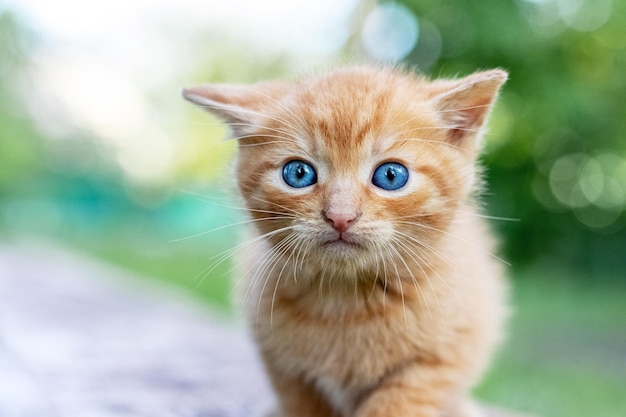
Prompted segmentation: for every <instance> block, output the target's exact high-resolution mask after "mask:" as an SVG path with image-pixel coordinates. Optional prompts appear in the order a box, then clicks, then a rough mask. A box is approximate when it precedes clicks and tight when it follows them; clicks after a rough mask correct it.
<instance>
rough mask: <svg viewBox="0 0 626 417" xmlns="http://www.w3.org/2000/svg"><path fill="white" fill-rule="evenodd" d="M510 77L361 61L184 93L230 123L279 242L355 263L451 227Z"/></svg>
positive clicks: (418, 249)
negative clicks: (452, 75) (446, 76)
mask: <svg viewBox="0 0 626 417" xmlns="http://www.w3.org/2000/svg"><path fill="white" fill-rule="evenodd" d="M506 78H507V74H506V73H505V72H504V71H502V70H491V71H486V72H479V73H476V74H473V75H470V76H469V77H466V78H463V79H459V80H436V81H428V80H426V79H425V78H422V77H419V76H416V75H414V74H410V73H407V72H403V71H399V70H395V69H389V68H386V69H385V68H383V69H380V68H371V67H357V68H348V69H342V70H338V71H335V72H331V73H329V74H327V75H322V76H317V77H307V78H302V79H300V80H297V81H294V82H284V83H283V82H268V83H259V84H254V85H251V86H242V85H223V84H222V85H207V86H201V87H196V88H190V89H186V90H184V96H185V97H186V98H187V99H188V100H190V101H192V102H194V103H196V104H198V105H200V106H201V107H204V108H205V109H206V110H208V111H210V112H212V113H214V114H215V115H217V116H219V117H220V118H222V119H223V120H225V121H226V122H227V123H228V124H229V125H230V128H231V131H232V133H233V137H234V138H235V139H237V140H238V142H239V158H238V164H237V167H236V170H237V179H238V184H239V189H240V191H241V194H242V195H243V197H244V199H245V201H246V204H247V206H248V209H249V211H250V214H251V216H252V217H253V218H254V219H255V220H257V221H255V225H256V227H257V228H258V230H259V231H260V232H261V233H263V234H265V236H266V239H267V240H268V241H269V242H270V243H271V244H272V245H273V247H274V248H275V249H277V250H278V251H281V252H283V253H285V254H286V255H287V256H291V257H293V258H295V259H297V258H299V257H302V256H304V254H306V256H307V258H308V259H309V260H310V261H311V262H318V264H319V265H320V266H323V265H325V263H326V264H329V265H334V267H337V268H344V269H345V268H348V267H349V268H351V269H353V270H359V269H363V268H367V267H370V268H371V267H374V266H378V265H382V264H384V258H385V257H387V258H389V257H390V258H395V257H397V256H400V257H402V256H403V257H405V258H406V257H407V256H409V257H415V256H420V255H419V254H423V253H426V252H428V248H429V247H434V246H436V242H437V241H438V239H439V238H440V237H441V236H442V235H443V234H445V233H446V230H447V228H448V227H449V224H450V222H451V220H452V219H453V218H454V216H455V213H456V212H457V211H458V209H459V206H460V205H461V204H462V203H463V202H464V201H465V200H467V199H468V196H469V194H470V192H471V191H472V188H473V186H474V183H475V180H474V178H475V171H476V168H475V165H476V164H475V159H476V156H477V153H478V149H479V147H480V140H481V131H482V128H483V125H484V123H485V120H486V117H487V115H488V113H489V110H490V108H491V105H492V103H493V101H494V99H495V97H496V95H497V92H498V89H499V88H500V86H501V85H502V84H503V83H504V81H505V80H506ZM325 261H330V262H325ZM381 261H382V262H381ZM327 266H328V265H327ZM330 268H333V266H330Z"/></svg>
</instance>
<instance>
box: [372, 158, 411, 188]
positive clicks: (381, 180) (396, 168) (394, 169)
mask: <svg viewBox="0 0 626 417" xmlns="http://www.w3.org/2000/svg"><path fill="white" fill-rule="evenodd" d="M408 181H409V170H408V169H407V168H406V167H405V166H404V165H402V164H399V163H397V162H385V163H384V164H381V165H380V166H379V167H378V168H376V171H374V176H373V177H372V184H374V185H375V186H377V187H378V188H382V189H383V190H389V191H393V190H398V189H400V188H402V187H404V186H405V185H406V183H407V182H408Z"/></svg>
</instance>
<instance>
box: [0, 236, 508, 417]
mask: <svg viewBox="0 0 626 417" xmlns="http://www.w3.org/2000/svg"><path fill="white" fill-rule="evenodd" d="M149 284H150V283H149V282H148V281H146V280H142V279H140V278H137V277H133V276H131V275H130V274H129V273H127V272H123V271H120V270H118V269H115V268H113V267H111V266H108V265H104V264H101V263H98V262H95V261H93V260H88V259H84V258H81V257H79V256H77V255H73V254H71V253H69V252H66V251H63V250H60V249H57V248H52V247H42V246H36V247H33V246H29V247H26V246H23V247H12V246H2V245H0V417H255V416H259V415H260V412H261V410H267V409H268V408H269V406H271V403H272V402H273V400H272V398H273V397H272V394H271V393H270V392H269V389H268V388H267V383H266V381H265V379H264V377H263V372H262V369H261V366H260V364H259V362H258V361H257V359H256V356H255V353H254V349H253V348H252V346H251V344H250V343H249V341H248V340H247V339H246V337H245V336H244V333H245V332H243V331H242V330H241V328H239V327H240V326H235V325H233V324H232V323H230V325H228V323H226V321H224V320H223V321H221V322H220V321H216V320H215V317H216V314H215V313H214V312H211V311H209V310H208V309H207V308H205V307H204V306H200V305H198V304H195V303H193V302H192V301H190V300H189V299H186V298H184V297H183V296H181V295H180V294H178V293H177V292H176V290H175V289H173V288H170V289H168V291H166V290H165V289H164V288H163V287H153V286H151V285H149ZM491 416H492V417H505V416H504V415H500V414H498V413H494V414H493V415H491V414H490V417H491ZM511 417H512V416H511Z"/></svg>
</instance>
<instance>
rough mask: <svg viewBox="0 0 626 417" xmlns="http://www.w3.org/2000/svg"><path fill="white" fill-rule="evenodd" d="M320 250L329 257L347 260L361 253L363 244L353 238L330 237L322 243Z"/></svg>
mask: <svg viewBox="0 0 626 417" xmlns="http://www.w3.org/2000/svg"><path fill="white" fill-rule="evenodd" d="M321 246H322V248H321V249H322V251H323V252H324V254H325V255H326V256H328V257H330V258H340V259H344V260H349V259H351V258H356V257H359V256H362V255H363V252H364V251H365V246H364V245H363V244H362V243H360V242H357V241H355V240H353V239H341V238H340V239H332V240H327V241H325V242H323V243H322V245H321Z"/></svg>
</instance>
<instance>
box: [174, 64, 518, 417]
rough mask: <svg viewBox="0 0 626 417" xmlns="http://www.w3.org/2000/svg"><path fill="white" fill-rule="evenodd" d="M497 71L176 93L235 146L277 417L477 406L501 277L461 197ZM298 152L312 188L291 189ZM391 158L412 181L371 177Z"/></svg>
mask: <svg viewBox="0 0 626 417" xmlns="http://www.w3.org/2000/svg"><path fill="white" fill-rule="evenodd" d="M506 78H507V75H506V73H505V72H504V71H502V70H491V71H485V72H479V73H476V74H473V75H470V76H468V77H466V78H462V79H458V80H435V81H429V80H427V79H426V78H424V77H421V76H417V75H414V74H411V73H409V72H406V71H402V70H398V69H392V68H378V67H354V68H345V69H340V70H337V71H334V72H330V73H328V74H323V75H319V76H311V77H303V78H301V79H299V80H295V81H292V82H268V83H260V84H255V85H251V86H239V85H207V86H202V87H196V88H190V89H187V90H185V91H184V95H185V97H186V98H188V99H189V100H191V101H193V102H195V103H196V104H198V105H200V106H203V107H205V108H206V109H207V110H209V111H211V112H212V113H214V114H216V115H217V116H219V117H221V118H222V119H224V120H225V121H226V122H227V123H229V125H230V127H231V130H232V132H233V137H234V138H237V140H238V142H239V153H238V160H237V164H236V173H237V179H238V185H239V190H240V192H241V194H242V196H243V198H244V200H245V203H246V206H247V208H248V211H249V215H250V217H251V219H252V221H253V224H254V227H253V228H251V230H250V234H251V236H250V240H249V241H248V243H247V244H244V246H242V250H241V251H240V252H245V253H244V254H243V255H241V256H240V258H239V262H238V266H239V270H240V271H241V275H243V276H245V279H246V282H247V289H246V294H245V301H246V304H245V305H246V308H247V311H248V317H249V321H250V329H251V331H252V332H253V334H254V337H255V339H256V341H257V343H258V348H259V351H260V353H261V355H262V357H263V360H264V362H265V366H266V369H267V372H268V374H269V376H270V378H271V381H272V383H273V385H274V387H275V390H276V393H277V396H278V398H279V407H278V411H277V412H276V414H275V415H280V416H283V417H333V416H336V417H409V416H410V417H444V416H445V417H470V416H478V415H480V414H479V412H478V411H477V410H476V409H474V408H473V406H472V405H471V401H469V397H468V392H469V390H470V389H471V387H472V386H473V384H474V383H475V382H476V381H477V379H478V378H479V376H480V375H481V374H482V372H483V370H484V369H485V367H486V365H487V362H488V361H489V358H490V356H491V353H492V350H493V348H494V346H495V345H496V344H497V342H498V340H499V339H500V336H501V327H502V323H503V321H504V318H505V316H506V306H505V304H506V300H505V298H506V285H505V283H504V280H503V278H502V274H501V271H500V268H499V265H498V261H497V260H495V259H494V256H493V255H491V253H492V252H493V250H494V249H493V244H492V239H491V238H490V235H489V233H488V230H487V229H486V227H485V225H484V224H483V219H482V218H481V217H480V215H479V214H478V213H477V210H476V208H475V207H474V203H473V198H472V195H473V194H474V193H473V191H474V190H475V188H476V185H477V182H478V181H477V178H478V177H479V175H478V174H477V167H476V157H477V154H478V152H479V150H480V141H481V136H482V131H483V126H484V124H485V120H486V118H487V116H488V114H489V110H490V108H491V106H492V104H493V102H494V100H495V97H496V96H497V93H498V90H499V88H500V86H501V85H502V84H503V83H504V81H505V80H506ZM291 160H300V161H304V162H306V163H308V164H310V166H311V167H313V168H314V169H315V172H316V174H317V182H316V183H314V184H312V185H310V186H306V187H303V188H293V187H290V186H289V185H288V184H286V182H285V180H284V179H283V177H282V172H283V167H284V166H285V164H286V163H287V162H289V161H291ZM385 162H397V163H401V164H402V165H404V166H405V167H406V168H407V169H408V173H409V179H408V182H407V183H406V185H404V186H403V187H402V188H400V189H397V190H384V189H381V188H378V187H377V186H375V185H374V184H373V183H372V177H373V172H374V171H375V170H376V168H377V167H378V166H380V164H382V163H385Z"/></svg>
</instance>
